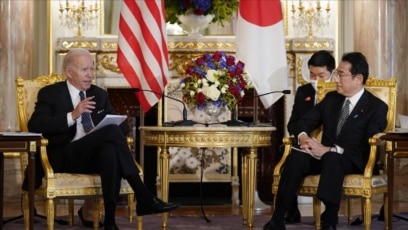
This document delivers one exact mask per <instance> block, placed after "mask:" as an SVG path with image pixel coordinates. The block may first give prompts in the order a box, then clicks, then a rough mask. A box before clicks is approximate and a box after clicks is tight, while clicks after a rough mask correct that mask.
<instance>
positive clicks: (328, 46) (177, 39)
mask: <svg viewBox="0 0 408 230" xmlns="http://www.w3.org/2000/svg"><path fill="white" fill-rule="evenodd" d="M167 42H168V43H167V44H168V51H169V70H170V71H171V74H170V75H171V77H172V78H175V79H176V78H179V77H180V76H183V75H184V74H185V67H186V65H187V64H188V63H189V62H190V61H191V60H193V59H195V58H197V57H198V56H200V55H202V54H203V53H206V52H215V51H224V52H226V53H228V54H232V55H234V54H235V49H236V44H235V36H227V35H223V36H203V37H199V38H194V37H189V36H180V35H169V36H168V37H167ZM79 47H80V48H85V49H88V50H89V51H91V52H92V53H93V54H94V55H95V62H96V65H95V66H96V70H97V71H96V72H97V73H96V77H97V83H98V82H103V83H101V86H102V87H109V85H115V86H117V85H118V84H124V85H125V86H128V84H127V83H126V80H125V79H124V78H123V76H122V74H121V72H120V70H119V67H118V66H117V63H116V60H117V59H116V52H117V49H118V44H117V36H102V37H79V38H78V37H63V38H58V39H57V47H56V60H57V61H56V65H57V66H56V69H61V65H62V59H63V56H64V55H65V53H66V52H67V51H68V50H69V49H72V48H79ZM285 47H286V51H287V55H286V59H287V63H288V78H289V84H290V86H291V87H292V90H293V92H295V90H296V88H297V84H304V83H306V82H308V77H305V74H308V72H307V73H305V66H304V63H303V62H304V61H307V59H308V57H310V56H311V55H312V54H313V53H314V52H316V51H318V50H329V51H331V52H333V51H334V40H333V39H329V38H287V39H286V41H285ZM271 64H272V63H271ZM306 67H307V66H306ZM120 78H123V80H122V82H120V83H119V79H120ZM295 78H296V79H298V80H297V83H295V81H294V79H295Z"/></svg>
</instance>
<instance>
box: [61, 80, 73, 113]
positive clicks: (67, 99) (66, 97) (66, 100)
mask: <svg viewBox="0 0 408 230" xmlns="http://www.w3.org/2000/svg"><path fill="white" fill-rule="evenodd" d="M58 97H59V99H60V101H61V104H63V105H65V106H66V108H65V109H66V111H68V112H70V111H72V110H74V105H73V104H72V99H71V95H70V94H69V90H68V86H67V83H66V82H63V83H61V84H60V87H59V95H58Z"/></svg>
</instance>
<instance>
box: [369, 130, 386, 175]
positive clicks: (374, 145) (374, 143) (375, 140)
mask: <svg viewBox="0 0 408 230" xmlns="http://www.w3.org/2000/svg"><path fill="white" fill-rule="evenodd" d="M382 135H385V133H377V134H375V135H374V136H373V137H371V138H369V139H368V143H369V145H370V154H369V156H368V161H367V164H366V166H365V169H364V177H366V178H371V177H372V176H373V170H374V165H375V163H376V160H377V155H378V149H379V146H380V144H381V141H382V140H381V139H380V137H381V136H382Z"/></svg>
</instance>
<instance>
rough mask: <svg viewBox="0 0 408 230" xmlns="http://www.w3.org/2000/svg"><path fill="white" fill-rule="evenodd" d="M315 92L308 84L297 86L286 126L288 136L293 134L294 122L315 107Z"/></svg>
mask: <svg viewBox="0 0 408 230" xmlns="http://www.w3.org/2000/svg"><path fill="white" fill-rule="evenodd" d="M315 97H316V90H315V89H314V88H313V86H312V84H310V83H308V84H305V85H302V86H299V87H298V88H297V90H296V95H295V101H294V104H293V107H292V114H291V115H290V118H289V122H288V125H287V128H288V132H289V134H291V135H292V134H293V131H294V126H295V124H296V122H297V121H298V120H299V119H300V118H301V117H302V116H303V115H305V114H306V113H307V112H309V111H310V110H311V109H312V108H313V107H314V105H315Z"/></svg>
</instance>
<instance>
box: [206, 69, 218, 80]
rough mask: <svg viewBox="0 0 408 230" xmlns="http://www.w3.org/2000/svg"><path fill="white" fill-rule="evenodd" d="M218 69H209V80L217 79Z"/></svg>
mask: <svg viewBox="0 0 408 230" xmlns="http://www.w3.org/2000/svg"><path fill="white" fill-rule="evenodd" d="M217 76H218V71H217V70H214V69H209V70H207V80H208V81H210V82H215V81H216V80H217Z"/></svg>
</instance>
